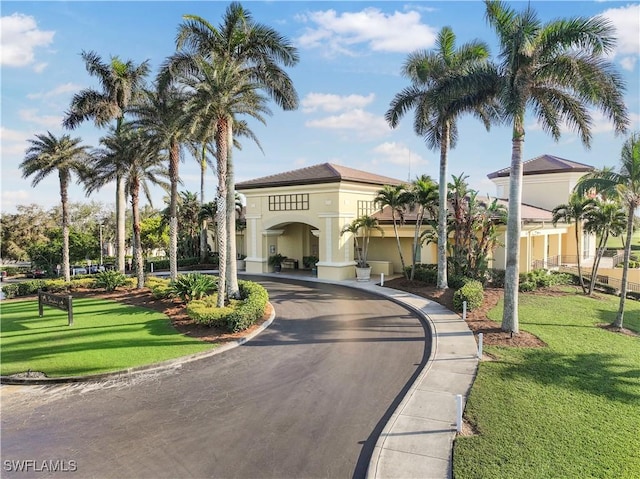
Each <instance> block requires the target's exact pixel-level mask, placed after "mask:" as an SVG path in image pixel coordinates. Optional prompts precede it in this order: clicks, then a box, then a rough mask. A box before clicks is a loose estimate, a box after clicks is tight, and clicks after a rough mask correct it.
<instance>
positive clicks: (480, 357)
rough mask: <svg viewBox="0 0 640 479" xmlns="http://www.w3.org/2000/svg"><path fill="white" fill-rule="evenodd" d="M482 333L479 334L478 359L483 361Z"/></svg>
mask: <svg viewBox="0 0 640 479" xmlns="http://www.w3.org/2000/svg"><path fill="white" fill-rule="evenodd" d="M482 337H483V334H482V333H478V359H479V360H481V361H482Z"/></svg>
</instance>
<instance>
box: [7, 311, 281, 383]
mask: <svg viewBox="0 0 640 479" xmlns="http://www.w3.org/2000/svg"><path fill="white" fill-rule="evenodd" d="M269 304H270V303H269ZM275 317H276V312H275V308H273V305H272V306H271V315H270V316H269V318H268V319H267V320H266V321H265V322H264V323H262V324H261V325H260V326H259V327H258V328H256V329H255V330H254V331H252V332H251V334H248V335H247V336H244V337H242V338H240V339H236V340H235V341H230V342H228V343H225V344H223V345H222V346H220V347H217V348H215V349H211V350H209V351H204V352H202V353H195V354H190V355H189V356H181V357H179V358H176V359H168V360H166V361H162V362H159V363H154V364H147V365H146V366H137V367H133V368H127V369H123V370H120V371H114V372H111V373H102V374H91V375H88V376H65V377H57V378H15V377H11V376H0V384H10V385H23V386H24V385H43V384H63V383H79V382H90V381H106V380H112V379H121V378H124V377H132V376H136V375H139V374H148V373H156V372H161V371H167V370H171V369H179V368H181V367H182V365H184V364H188V363H190V362H193V361H198V360H200V359H205V358H209V357H211V356H215V355H216V354H221V353H224V352H225V351H229V350H230V349H233V348H237V347H238V346H241V345H243V344H244V343H246V342H247V341H250V340H251V339H253V338H255V337H256V336H257V335H258V334H260V333H261V332H262V331H264V330H265V329H267V328H268V327H269V326H270V325H271V323H273V320H274V319H275Z"/></svg>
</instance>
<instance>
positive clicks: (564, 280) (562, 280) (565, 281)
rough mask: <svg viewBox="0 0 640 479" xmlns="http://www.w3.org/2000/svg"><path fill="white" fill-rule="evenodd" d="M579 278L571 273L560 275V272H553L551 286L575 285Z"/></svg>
mask: <svg viewBox="0 0 640 479" xmlns="http://www.w3.org/2000/svg"><path fill="white" fill-rule="evenodd" d="M576 282H577V278H576V277H575V276H574V275H572V274H570V273H560V272H559V271H552V272H551V284H552V285H554V286H555V285H569V284H575V283H576Z"/></svg>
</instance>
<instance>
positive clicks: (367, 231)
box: [340, 215, 384, 268]
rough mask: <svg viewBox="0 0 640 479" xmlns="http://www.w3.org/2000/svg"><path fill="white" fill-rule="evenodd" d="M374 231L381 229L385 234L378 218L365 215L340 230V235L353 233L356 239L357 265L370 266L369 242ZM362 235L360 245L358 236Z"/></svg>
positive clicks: (382, 233)
mask: <svg viewBox="0 0 640 479" xmlns="http://www.w3.org/2000/svg"><path fill="white" fill-rule="evenodd" d="M373 231H379V232H380V234H381V235H384V230H383V229H382V228H381V227H380V225H379V224H378V219H377V218H374V217H373V216H368V215H363V216H360V217H359V218H356V219H355V220H353V221H352V222H351V223H348V224H346V225H345V226H344V228H342V230H341V231H340V236H342V235H344V234H347V233H351V234H352V235H353V238H354V240H355V249H356V256H357V258H358V259H357V261H356V267H357V268H368V267H369V265H368V264H367V258H368V256H369V242H370V240H371V234H372V233H373ZM359 237H362V245H360V243H359V241H358V238H359Z"/></svg>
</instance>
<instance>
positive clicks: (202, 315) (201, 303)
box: [187, 293, 242, 329]
mask: <svg viewBox="0 0 640 479" xmlns="http://www.w3.org/2000/svg"><path fill="white" fill-rule="evenodd" d="M217 301H218V293H214V294H212V295H211V296H205V297H204V298H202V299H194V300H193V301H191V302H190V303H189V304H187V315H189V317H190V318H191V319H193V320H194V321H195V322H196V323H198V324H204V325H205V326H213V327H218V328H223V329H227V318H228V317H229V316H231V314H232V313H233V311H234V310H235V309H236V308H238V307H239V303H241V302H242V301H240V300H231V302H230V303H229V305H227V306H224V307H222V308H217V307H216V302H217Z"/></svg>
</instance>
